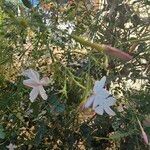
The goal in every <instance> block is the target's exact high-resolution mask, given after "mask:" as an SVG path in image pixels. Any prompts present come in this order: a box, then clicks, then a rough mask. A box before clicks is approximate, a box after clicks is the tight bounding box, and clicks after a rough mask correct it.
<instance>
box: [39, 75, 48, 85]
mask: <svg viewBox="0 0 150 150" xmlns="http://www.w3.org/2000/svg"><path fill="white" fill-rule="evenodd" d="M40 82H41V84H42V85H43V86H47V85H48V84H49V82H50V80H49V78H48V77H44V78H42V79H41V80H40Z"/></svg>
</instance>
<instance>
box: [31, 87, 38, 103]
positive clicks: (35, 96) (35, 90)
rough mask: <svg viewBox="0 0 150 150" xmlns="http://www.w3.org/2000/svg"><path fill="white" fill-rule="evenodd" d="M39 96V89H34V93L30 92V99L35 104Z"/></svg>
mask: <svg viewBox="0 0 150 150" xmlns="http://www.w3.org/2000/svg"><path fill="white" fill-rule="evenodd" d="M38 94H39V89H38V87H35V88H33V89H32V91H31V92H30V98H29V99H30V100H31V102H34V100H35V99H36V98H37V96H38Z"/></svg>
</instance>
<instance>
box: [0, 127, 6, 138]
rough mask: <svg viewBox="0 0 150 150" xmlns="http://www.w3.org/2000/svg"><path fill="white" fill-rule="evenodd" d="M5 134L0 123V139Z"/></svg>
mask: <svg viewBox="0 0 150 150" xmlns="http://www.w3.org/2000/svg"><path fill="white" fill-rule="evenodd" d="M5 136H6V134H5V132H4V128H3V126H2V125H0V139H4V138H5Z"/></svg>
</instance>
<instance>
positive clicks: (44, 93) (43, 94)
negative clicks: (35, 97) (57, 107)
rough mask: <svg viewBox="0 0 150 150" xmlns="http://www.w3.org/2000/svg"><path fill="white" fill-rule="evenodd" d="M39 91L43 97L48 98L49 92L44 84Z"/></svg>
mask: <svg viewBox="0 0 150 150" xmlns="http://www.w3.org/2000/svg"><path fill="white" fill-rule="evenodd" d="M39 92H40V95H41V97H42V98H43V99H44V100H46V99H47V98H48V96H47V94H46V91H45V90H44V88H43V86H39Z"/></svg>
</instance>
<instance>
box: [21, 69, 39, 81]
mask: <svg viewBox="0 0 150 150" xmlns="http://www.w3.org/2000/svg"><path fill="white" fill-rule="evenodd" d="M22 75H24V76H27V77H29V78H30V79H33V80H36V81H39V78H40V75H39V73H38V72H36V71H34V70H33V69H27V70H25V71H23V73H22Z"/></svg>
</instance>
